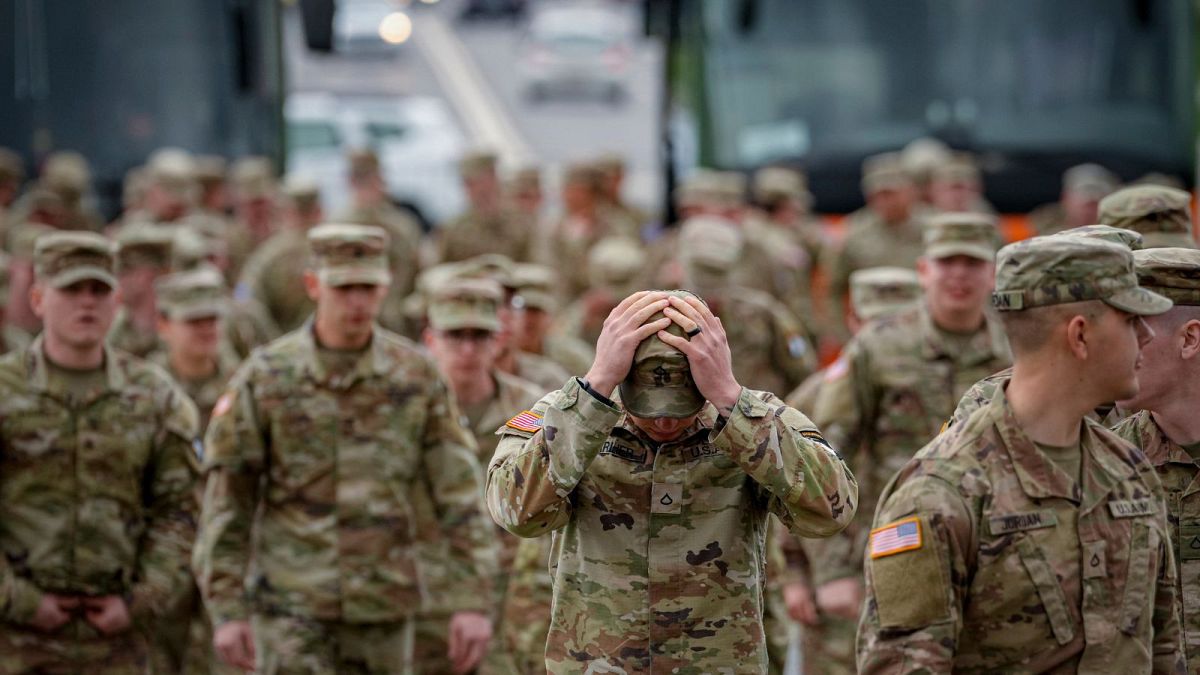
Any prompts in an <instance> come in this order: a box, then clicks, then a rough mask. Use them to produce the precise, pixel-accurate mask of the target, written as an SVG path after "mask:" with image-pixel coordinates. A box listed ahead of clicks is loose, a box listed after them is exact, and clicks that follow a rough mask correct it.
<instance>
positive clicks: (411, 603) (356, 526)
mask: <svg viewBox="0 0 1200 675" xmlns="http://www.w3.org/2000/svg"><path fill="white" fill-rule="evenodd" d="M308 240H309V242H310V244H311V247H312V256H313V268H312V269H311V270H310V271H309V272H308V273H307V274H306V275H305V282H304V283H305V287H306V288H307V290H308V293H309V295H310V296H311V297H312V298H313V300H314V301H315V303H316V312H315V314H314V316H313V318H312V319H311V320H310V321H309V322H307V323H305V325H304V326H302V327H301V328H300V329H298V330H296V331H294V332H292V333H290V334H288V335H285V336H284V337H282V338H280V339H278V340H276V341H275V342H272V343H271V344H269V345H267V346H266V347H263V348H260V349H258V350H256V351H255V352H254V354H253V355H252V356H251V357H250V358H249V359H248V360H247V361H246V362H245V363H244V364H243V365H242V367H241V368H240V369H239V370H238V373H237V374H236V375H235V376H234V378H233V380H232V382H231V383H230V386H229V388H228V390H227V391H226V392H225V394H223V395H222V397H221V399H220V400H218V402H217V405H216V408H215V409H214V410H213V419H212V422H211V423H210V425H209V429H208V432H207V441H208V443H207V454H206V457H205V473H206V481H207V483H206V491H205V494H204V504H203V509H202V517H201V524H200V536H199V537H198V541H197V544H196V549H195V554H194V566H195V569H196V573H197V578H198V581H199V585H200V589H201V593H202V595H203V597H204V601H205V604H206V606H207V607H208V610H209V614H210V615H211V617H212V620H213V624H214V626H215V632H214V638H213V642H214V645H215V647H216V650H217V652H218V654H220V656H221V657H222V658H223V659H224V660H225V661H226V662H228V663H230V664H232V665H236V666H239V667H241V668H244V669H255V670H257V671H258V672H259V673H268V674H270V673H293V672H311V673H331V672H344V671H345V670H346V669H355V672H370V673H397V672H404V671H405V670H406V669H408V668H411V666H412V663H411V659H412V647H413V644H412V643H413V630H414V626H413V621H412V616H413V614H414V613H416V612H417V611H418V610H419V609H420V608H421V607H423V606H433V605H436V606H438V607H441V608H443V609H446V610H447V611H448V612H449V613H451V614H452V617H451V619H450V626H449V630H448V632H449V653H448V655H447V656H448V657H449V660H450V662H451V663H452V664H453V667H454V670H455V671H456V672H467V671H469V670H470V669H471V668H473V667H474V666H475V665H476V664H477V663H478V662H479V660H480V659H481V658H482V657H483V654H484V652H485V650H486V648H487V643H488V639H489V636H490V633H491V622H490V619H489V618H488V613H489V612H490V611H491V606H492V603H491V582H492V578H493V576H494V570H495V568H494V564H495V563H494V559H495V552H494V548H493V544H492V532H491V528H490V527H489V525H488V523H487V521H486V520H485V516H484V515H483V502H482V494H483V486H482V482H481V474H480V469H479V465H478V462H477V461H476V460H475V456H474V453H475V443H474V441H473V439H472V438H471V435H470V434H469V432H467V431H466V430H465V429H463V427H462V425H461V423H460V422H459V420H460V417H461V413H460V412H459V410H458V406H457V404H456V403H455V402H454V397H453V396H452V395H451V394H450V392H449V390H448V389H447V387H446V384H445V381H444V380H443V379H442V377H441V376H440V375H439V374H438V372H437V367H436V366H435V364H434V363H433V361H432V360H430V359H429V358H428V357H427V356H425V355H424V354H422V353H421V351H419V350H418V348H417V347H416V346H415V345H414V344H412V343H411V342H409V341H408V340H405V339H403V338H401V337H399V336H396V335H394V334H392V333H389V332H388V331H386V330H383V329H382V328H379V327H378V325H377V324H376V317H377V316H378V314H379V310H380V307H381V305H382V303H383V302H384V298H385V296H386V294H387V286H388V282H389V281H390V278H391V274H390V272H389V269H388V257H387V250H388V248H387V246H388V243H387V233H386V232H385V231H384V230H382V229H381V228H378V227H371V226H360V225H341V224H330V225H322V226H320V227H317V228H314V229H313V230H312V231H310V232H309V234H308ZM252 533H253V535H254V536H251V534H252ZM435 589H436V591H437V596H436V597H426V595H427V593H432V592H433V590H435Z"/></svg>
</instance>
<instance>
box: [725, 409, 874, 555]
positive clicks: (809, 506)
mask: <svg viewBox="0 0 1200 675" xmlns="http://www.w3.org/2000/svg"><path fill="white" fill-rule="evenodd" d="M760 396H761V397H760ZM714 431H715V430H714ZM712 442H713V445H714V446H715V447H716V448H717V449H719V450H721V451H723V452H724V453H726V454H727V455H728V456H729V457H730V458H731V459H732V460H733V461H734V462H736V463H737V464H738V466H740V467H741V468H742V470H743V471H745V472H746V474H747V475H749V476H750V478H751V479H753V480H754V481H755V482H756V483H758V485H759V487H760V488H761V489H762V490H763V491H764V493H765V494H764V496H765V497H766V498H767V505H768V509H769V510H770V511H771V512H772V513H774V514H775V515H776V516H777V517H778V518H779V519H780V520H781V521H783V524H784V525H786V526H787V527H788V529H789V530H791V531H792V532H793V533H794V534H797V535H799V536H804V537H828V536H830V535H831V534H834V533H835V532H838V531H839V530H841V529H842V528H844V527H846V525H848V524H849V523H850V520H851V519H852V518H853V517H854V512H855V510H856V509H857V507H858V483H857V482H855V480H854V476H852V475H851V474H850V469H849V468H847V467H846V464H845V463H844V462H843V461H842V460H841V458H840V457H838V455H837V453H836V452H834V450H833V448H832V447H830V445H829V443H828V442H827V441H826V440H825V439H824V437H822V436H821V433H820V432H819V431H817V428H816V426H815V425H814V424H813V423H812V422H811V421H809V419H808V418H807V417H805V416H804V415H803V414H802V413H801V412H800V411H799V410H796V409H795V408H789V407H787V406H786V405H784V403H783V401H780V400H779V399H778V398H777V397H776V396H774V395H772V394H762V395H755V393H754V392H751V391H750V390H748V389H742V393H741V396H739V397H738V401H737V403H736V404H735V405H734V406H733V413H732V414H731V415H730V416H729V419H728V420H726V422H725V425H724V426H723V427H721V428H720V431H717V432H716V433H715V436H714V437H713V438H712Z"/></svg>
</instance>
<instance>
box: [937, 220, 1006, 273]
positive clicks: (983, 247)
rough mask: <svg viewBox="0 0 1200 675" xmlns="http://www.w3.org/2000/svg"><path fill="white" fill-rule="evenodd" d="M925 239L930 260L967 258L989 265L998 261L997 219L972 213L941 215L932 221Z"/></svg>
mask: <svg viewBox="0 0 1200 675" xmlns="http://www.w3.org/2000/svg"><path fill="white" fill-rule="evenodd" d="M923 236H924V240H925V256H926V257H929V258H948V257H950V256H952V255H966V256H970V257H972V258H978V259H980V260H987V261H989V262H990V261H992V260H995V259H996V244H997V243H999V238H1000V234H999V231H998V230H997V229H996V219H995V218H994V217H992V216H989V215H987V214H984V213H972V212H962V213H939V214H938V215H936V216H934V217H932V218H930V219H929V222H928V223H927V224H926V225H925V229H924V232H923Z"/></svg>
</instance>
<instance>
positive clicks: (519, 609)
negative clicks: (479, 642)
mask: <svg viewBox="0 0 1200 675" xmlns="http://www.w3.org/2000/svg"><path fill="white" fill-rule="evenodd" d="M561 541H562V539H561V538H556V537H553V536H542V537H535V538H533V539H520V540H519V542H520V543H518V545H517V551H516V554H515V555H514V556H513V563H512V572H511V573H510V576H509V580H508V592H507V593H506V594H505V595H504V606H503V607H502V608H501V611H500V630H499V632H498V633H497V634H496V637H494V638H493V639H494V640H496V642H497V644H498V645H499V647H500V649H502V650H504V652H505V653H506V654H507V655H508V659H509V663H510V664H511V665H512V668H513V670H514V671H515V672H516V673H518V674H519V675H545V673H546V638H547V636H548V635H549V634H550V608H551V605H552V604H553V603H554V580H553V579H551V577H550V563H551V561H552V560H556V559H557V558H558V556H557V554H556V553H555V551H554V550H553V546H554V544H555V543H557V542H561Z"/></svg>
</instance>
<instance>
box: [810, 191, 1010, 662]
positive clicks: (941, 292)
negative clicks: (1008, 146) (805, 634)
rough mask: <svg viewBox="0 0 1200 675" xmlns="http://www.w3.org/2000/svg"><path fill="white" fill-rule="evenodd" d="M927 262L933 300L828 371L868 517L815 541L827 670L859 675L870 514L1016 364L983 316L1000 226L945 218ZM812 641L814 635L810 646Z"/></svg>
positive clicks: (835, 426)
mask: <svg viewBox="0 0 1200 675" xmlns="http://www.w3.org/2000/svg"><path fill="white" fill-rule="evenodd" d="M924 238H925V242H926V243H925V253H924V254H923V256H922V257H921V258H920V259H919V260H918V261H917V274H918V275H919V277H920V280H921V286H922V289H923V290H924V301H923V302H922V303H921V304H920V305H919V306H918V307H917V308H914V309H912V310H909V311H907V312H903V313H897V314H890V315H887V316H885V317H883V318H880V319H877V320H876V321H874V322H872V323H869V324H867V325H866V326H864V327H863V329H862V330H861V331H859V333H858V335H856V336H855V337H854V339H853V340H851V341H850V343H849V344H847V345H846V348H845V350H844V351H843V352H842V355H841V356H840V357H839V358H838V360H837V361H836V362H835V363H834V364H833V365H831V366H830V367H829V369H828V370H827V371H826V375H825V381H824V382H823V383H822V384H821V391H820V393H819V394H818V396H817V401H816V404H815V411H814V414H813V419H814V420H815V421H817V424H819V425H821V427H822V429H825V432H826V434H827V435H828V437H829V439H830V441H831V442H832V443H833V444H834V447H836V448H840V449H841V450H842V452H845V453H847V455H849V456H850V457H851V459H850V460H849V461H850V464H851V466H852V467H853V468H854V470H855V475H857V476H858V477H859V481H860V493H859V498H860V508H861V510H860V511H859V512H860V513H861V514H863V515H862V520H861V521H859V522H856V523H855V524H853V525H851V527H850V528H847V530H846V531H844V532H843V533H842V534H840V535H838V536H837V537H835V538H831V539H829V540H826V541H812V542H805V552H806V554H807V556H808V558H809V560H810V561H811V565H812V569H813V583H814V584H815V585H816V591H817V608H818V610H819V611H820V614H821V626H820V627H819V629H817V630H819V631H820V632H821V635H820V636H814V637H813V640H815V641H816V642H818V643H820V644H821V645H822V651H823V653H824V654H825V656H826V657H827V659H826V663H825V666H826V667H825V669H824V670H821V669H820V664H817V665H818V670H817V672H834V673H836V672H853V670H854V667H853V663H854V639H853V635H854V621H855V620H857V619H858V615H859V609H860V606H861V601H862V588H863V582H862V573H863V572H862V569H863V568H862V564H863V563H862V559H863V553H862V552H863V549H864V547H865V546H866V542H867V534H868V530H869V527H868V525H869V524H870V517H871V514H873V513H874V510H875V505H876V503H877V500H878V496H879V494H880V493H881V492H882V491H883V489H884V485H886V484H887V481H888V479H889V478H891V477H892V475H893V474H894V473H895V472H896V471H897V470H898V469H900V467H902V466H904V465H905V463H906V462H907V461H908V460H909V459H910V458H911V457H912V456H913V454H914V453H915V452H916V451H917V450H918V449H920V448H921V446H922V445H924V444H925V443H926V442H928V441H929V439H930V438H933V437H934V436H935V435H936V434H937V433H938V430H939V428H940V427H941V426H942V423H943V422H944V421H945V420H946V418H947V417H948V416H949V415H950V414H951V413H952V412H953V411H954V406H955V404H956V403H957V402H958V400H959V397H961V396H962V394H963V392H965V391H966V390H967V389H968V388H969V387H970V386H971V385H972V384H974V383H975V382H976V381H978V380H979V379H980V378H982V377H984V376H986V375H989V374H991V373H994V372H996V371H997V370H1000V369H1002V368H1005V367H1007V366H1008V365H1009V363H1010V356H1009V350H1008V344H1007V342H1006V341H1005V339H1004V335H1003V334H1002V332H1001V329H1000V326H999V325H998V323H997V322H996V321H995V319H994V318H992V317H990V316H989V315H988V314H987V313H986V312H985V311H984V309H985V307H986V303H987V300H988V294H989V293H990V292H991V290H992V281H993V274H994V266H993V260H994V257H995V251H996V243H997V240H998V236H997V233H996V224H995V219H994V218H992V217H991V216H985V215H982V214H975V213H954V214H942V215H939V216H935V217H934V218H933V220H932V221H930V223H929V225H927V226H926V229H925V237H924ZM806 641H807V638H806Z"/></svg>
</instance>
